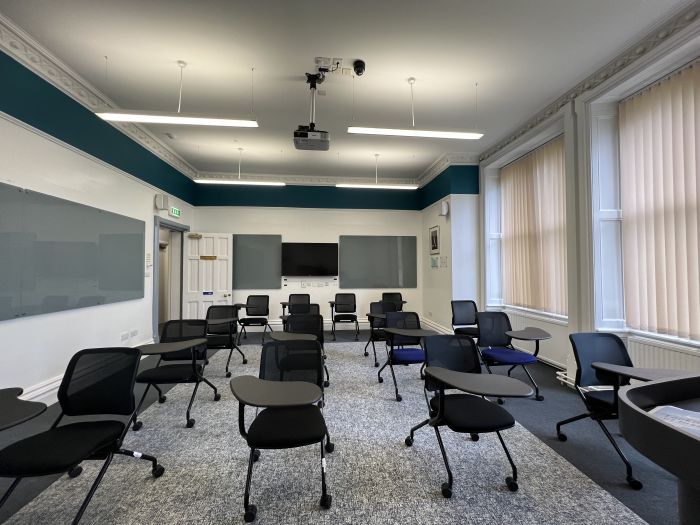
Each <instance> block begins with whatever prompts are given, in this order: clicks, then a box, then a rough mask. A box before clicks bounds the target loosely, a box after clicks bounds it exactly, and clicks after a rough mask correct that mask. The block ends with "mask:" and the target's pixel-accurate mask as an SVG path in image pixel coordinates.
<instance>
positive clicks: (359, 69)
mask: <svg viewBox="0 0 700 525" xmlns="http://www.w3.org/2000/svg"><path fill="white" fill-rule="evenodd" d="M352 68H353V69H354V70H355V74H356V75H357V76H358V77H361V76H362V75H363V74H364V72H365V61H364V60H355V61H354V62H353V63H352Z"/></svg>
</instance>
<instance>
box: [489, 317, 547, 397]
mask: <svg viewBox="0 0 700 525" xmlns="http://www.w3.org/2000/svg"><path fill="white" fill-rule="evenodd" d="M476 319H477V324H478V326H479V348H480V349H481V359H482V360H483V362H484V365H486V370H488V372H489V374H490V373H491V367H492V366H510V368H509V369H508V376H510V373H511V372H512V371H513V369H514V368H516V367H518V366H521V367H522V368H523V370H524V371H525V374H527V377H528V379H529V380H530V383H532V386H533V387H535V399H536V400H537V401H542V400H543V399H544V397H543V396H541V395H540V389H539V387H538V386H537V383H535V380H534V379H533V377H532V375H530V371H529V370H528V369H527V365H531V364H534V363H537V353H538V352H539V346H538V347H537V350H536V351H535V353H534V354H530V353H528V352H522V351H520V350H517V349H516V348H514V347H513V344H512V343H511V338H510V336H508V335H506V332H509V331H510V330H512V327H511V325H510V319H509V318H508V314H506V313H505V312H478V313H477V314H476ZM498 403H499V404H502V403H503V400H502V399H499V400H498Z"/></svg>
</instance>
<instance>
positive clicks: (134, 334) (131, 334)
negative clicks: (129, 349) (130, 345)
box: [129, 330, 139, 337]
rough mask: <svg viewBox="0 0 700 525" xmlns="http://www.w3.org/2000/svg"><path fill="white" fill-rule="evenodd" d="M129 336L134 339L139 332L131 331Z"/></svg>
mask: <svg viewBox="0 0 700 525" xmlns="http://www.w3.org/2000/svg"><path fill="white" fill-rule="evenodd" d="M129 335H130V336H131V337H136V336H137V335H139V331H138V330H132V331H131V333H130V334H129Z"/></svg>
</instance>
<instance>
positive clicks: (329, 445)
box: [325, 441, 335, 454]
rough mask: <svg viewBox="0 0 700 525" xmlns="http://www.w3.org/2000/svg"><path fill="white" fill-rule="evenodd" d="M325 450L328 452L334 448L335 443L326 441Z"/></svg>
mask: <svg viewBox="0 0 700 525" xmlns="http://www.w3.org/2000/svg"><path fill="white" fill-rule="evenodd" d="M325 448H326V452H328V453H329V454H330V453H331V452H333V451H334V450H335V443H331V442H330V441H329V442H328V443H326V447H325Z"/></svg>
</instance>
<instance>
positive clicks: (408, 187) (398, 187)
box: [335, 184, 418, 190]
mask: <svg viewBox="0 0 700 525" xmlns="http://www.w3.org/2000/svg"><path fill="white" fill-rule="evenodd" d="M335 187H336V188H357V189H360V188H362V189H369V190H417V189H418V186H413V185H410V184H336V185H335Z"/></svg>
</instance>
